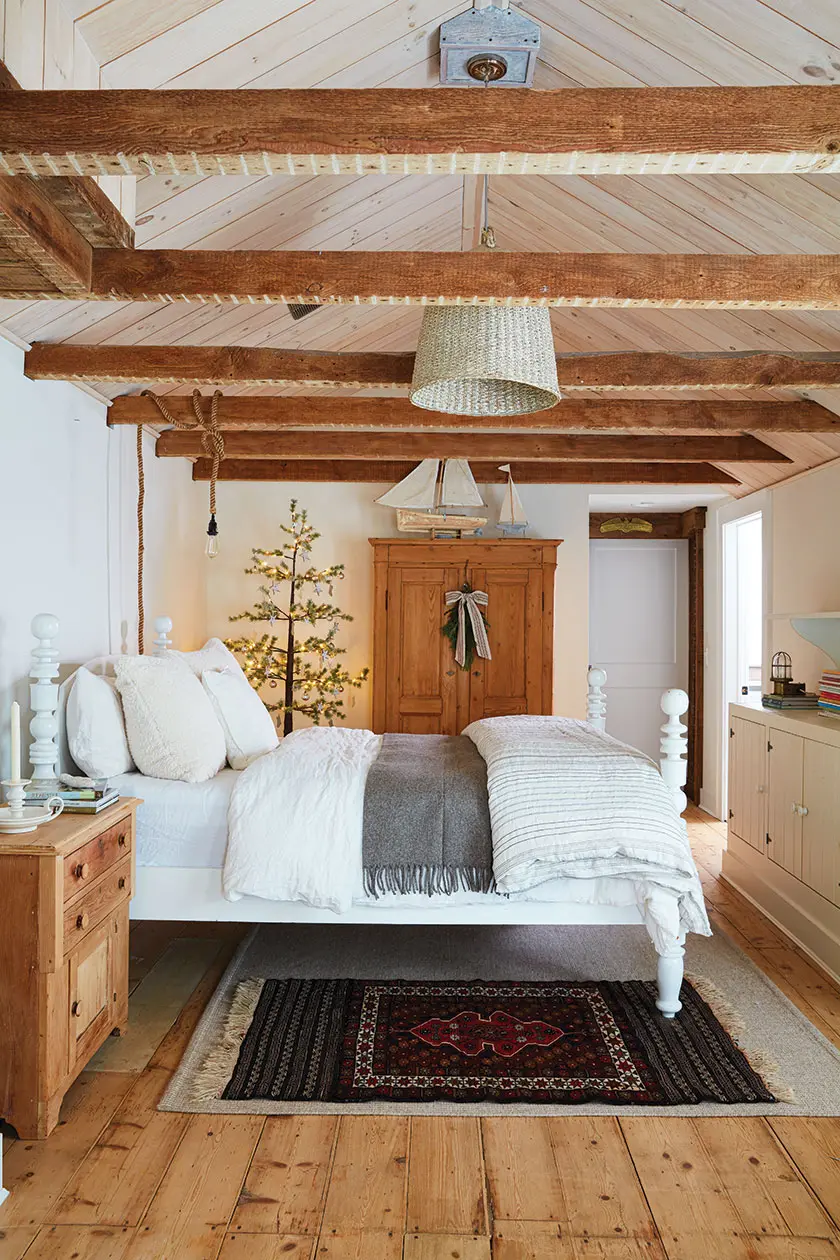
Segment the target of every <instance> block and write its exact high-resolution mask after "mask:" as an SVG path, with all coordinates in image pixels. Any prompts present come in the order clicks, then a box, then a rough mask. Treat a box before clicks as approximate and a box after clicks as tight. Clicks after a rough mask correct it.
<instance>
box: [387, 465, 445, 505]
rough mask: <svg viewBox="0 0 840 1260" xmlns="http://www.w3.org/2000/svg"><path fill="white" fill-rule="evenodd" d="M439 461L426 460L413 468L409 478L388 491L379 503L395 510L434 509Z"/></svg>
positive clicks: (404, 478)
mask: <svg viewBox="0 0 840 1260" xmlns="http://www.w3.org/2000/svg"><path fill="white" fill-rule="evenodd" d="M439 468H440V460H439V459H424V460H423V461H422V463H419V464H418V465H417V467H416V468H412V470H411V472H410V473H409V474H408V476H407V477H403V479H402V481H398V482H397V484H396V485H395V486H392V487H391V489H390V490H386V491H385V493H384V494H383V495H382V497H381V498H379V499H377V500H376V502H377V503H381V504H383V506H384V507H394V508H433V507H435V506H436V504H435V488H436V486H437V479H438V469H439Z"/></svg>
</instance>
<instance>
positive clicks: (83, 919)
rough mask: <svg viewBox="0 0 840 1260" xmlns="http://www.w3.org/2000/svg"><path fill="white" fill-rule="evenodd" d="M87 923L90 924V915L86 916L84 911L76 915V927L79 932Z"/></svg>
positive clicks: (86, 913)
mask: <svg viewBox="0 0 840 1260" xmlns="http://www.w3.org/2000/svg"><path fill="white" fill-rule="evenodd" d="M89 923H90V915H89V914H88V912H87V911H86V910H85V911H83V912H82V913H81V914H77V915H76V927H77V928H78V929H79V931H80V932H83V931H84V930H85V928H86V927H87V925H88V924H89Z"/></svg>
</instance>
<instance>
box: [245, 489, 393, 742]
mask: <svg viewBox="0 0 840 1260" xmlns="http://www.w3.org/2000/svg"><path fill="white" fill-rule="evenodd" d="M289 512H290V518H291V524H289V525H281V526H280V528H281V529H282V530H283V532H284V533H285V534H286V535H287V540H286V542H285V544H284V545H283V546H282V547H279V548H277V549H275V550H271V551H266V550H263V549H262V548H259V547H257V548H254V550H253V551H252V553H251V555H252V557H253V563H252V564H251V566H250V567H249V568H247V569H246V570H245V572H246V573H248V574H255V575H256V576H257V577H259V578H261V579H263V585H261V586H260V588H259V590H260V594H261V595H262V599H260V600H258V602H257V603H256V604H254V605H253V607H252V608H250V609H249V610H247V611H246V612H241V613H237V614H236V616H234V617H231V621H250V622H253V623H255V624H259V623H261V622H267V623H268V625H269V626H270V627H272V628H273V627H274V625H275V624H276V622H278V621H280V622H285V623H286V633H285V635H281V636H278V635H275V634H263V635H261V636H260V637H259V638H257V639H250V638H245V637H243V638H238V639H227V640H226V642H227V646H228V647H229V648H230V649H231V651H233V652H239V653H241V654H243V655H244V661H243V665H242V668H243V670H244V671H245V676H246V678H247V679H248V681H249V682H250V684H251V686H252V687H253V688H254V689H255V690H257V691H258V690H259V689H260V688H261V687H263V686H266V685H267V686H268V687H269V688H273V689H277V688H279V687H282V689H283V699H282V701H278V702H277V703H274V704H272V703H269V704H268V708H269V710H270V711H271V712H272V713H274V714H275V721H276V722H277V724H278V726H279V725H280V717H281V715H282V726H283V734H284V735H289V734H290V733H291V731H292V729H293V725H294V715H295V713H303V714H305V715H306V716H307V717H309V718H311V720H312V722H313V723H314V724H315V725H316V726H317V725H319V724H320V722H322V721H323V722H327V723H328V724H329V725H330V726H332V724H333V722H334V721H335V719H336V718H342V717H344V701H343V700H342V699H341V698H340V697H341V696H342V695H343V694H344V691H345V689H346V688H348V687H351V688H358V687H361V685H362V683H363V682H365V680H366V679H367V677H368V675H369V673H370V670H369V669H368V668H367V667H365V668H364V669H362V670H360V671H359V673H358V674H351V673H350V672H349V670H347V669H345V668H344V666H343V665H342V664H341V662H340V660H339V659H338V658H339V657H341V656H343V655H344V653H345V651H346V649H345V648H342V647H339V646H338V643H337V642H336V640H337V637H338V633H339V630H340V627H341V623H342V622H343V621H352V620H353V618H352V617H351V616H350V615H349V613H345V612H342V611H341V609H340V608H338V607H337V606H336V605H334V604H332V603H327V602H325V601H324V600H321V599H313V598H312V597H311V596H308V597H305V596H304V594H303V588H305V587H312V588H314V592H315V594H316V595H320V593H321V591H322V589H323V587H324V586H326V588H327V590H328V591H329V592H330V595H332V591H333V586H334V583H335V582H337V581H340V580H341V579H343V577H344V565H343V564H333V565H330V566H329V567H328V568H326V569H318V568H316V567H315V566H313V565H309V564H308V563H307V561H308V557H309V555H310V553H311V551H312V546H313V544H314V543H315V542H316V541H317V540H318V539H319V538H320V534H318V533H317V532H316V531H315V530H314V529H313V528H312V526H311V525H310V524H309V522H308V520H307V515H306V512H305V510H304V509H302V508H299V507H298V505H297V501H296V500H295V499H292V502H291V505H290V508H289ZM281 592H285V599H284V601H283V606H282V607H281V604H280V602H279V600H280V594H281ZM322 621H329V622H330V623H331V625H330V628H329V629H328V630H327V631H326V633H325V634H322V635H319V634H318V633H317V623H318V622H322ZM306 626H308V627H311V629H312V633H309V634H306V635H305V637H299V636H300V635H301V632H302V631H303V629H304V627H306Z"/></svg>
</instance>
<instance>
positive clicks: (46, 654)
mask: <svg viewBox="0 0 840 1260" xmlns="http://www.w3.org/2000/svg"><path fill="white" fill-rule="evenodd" d="M58 625H59V623H58V617H56V616H55V615H54V614H53V613H38V614H37V616H35V617H33V618H32V622H31V624H30V629H31V631H32V633H33V635H34V636H35V638H36V639H37V640H38V646H37V647H36V648H34V649H33V651H32V664H31V666H30V669H29V677H30V678H32V679H33V680H34V681H33V682H31V683H30V684H29V706H30V708H31V709H32V713H33V715H34V716H33V718H32V721H31V722H30V723H29V731H30V734H31V735H32V739H33V742H32V744H30V746H29V760H30V761H31V762H32V783H31V790H38V789H44V788H54V787H59V786H60V785H59V782H58V778H57V776H56V767H57V765H58V744H57V742H56V735H57V734H58V719H57V718H56V712H57V709H58V683H56V682H54V681H53V680H54V679H56V678H58V649H57V648H56V647H55V640H56V637H57V635H58Z"/></svg>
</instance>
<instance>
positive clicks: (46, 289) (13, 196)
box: [0, 93, 93, 298]
mask: <svg viewBox="0 0 840 1260" xmlns="http://www.w3.org/2000/svg"><path fill="white" fill-rule="evenodd" d="M0 95H4V94H0ZM12 95H16V94H14V93H13V94H12ZM0 253H1V254H2V257H3V258H4V259H6V260H7V261H8V260H11V261H12V264H13V267H14V270H13V271H11V272H9V271H7V269H6V268H5V267H3V266H0V296H3V297H5V296H8V295H9V289H11V291H12V292H15V291H16V289H17V286H18V284H19V282H20V273H19V271H18V267H19V266H20V265H21V264H22V265H23V266H24V267H26V268H29V269H31V271H32V277H33V278H32V284H33V296H44V297H55V298H66V297H74V298H75V297H79V296H80V295H84V294H85V293H86V292H87V291H88V290H89V289H90V285H91V261H92V258H93V250H92V249H91V246H90V244H89V243H88V242H87V241H86V240H85V239H84V237H83V236H82V235H81V233H80V232H79V231H78V230H77V229H76V228H75V227H74V226H73V225H72V223H70V222H69V220H68V219H66V218H65V217H64V215H63V214H62V213H61V211H60V210H58V209H57V208H56V206H55V205H53V203H52V202H51V201H50V200H49V197H48V196H46V195H45V193H44V192H43V191H42V189H41V187H40V186H39V182H38V181H35V180H29V179H13V178H12V177H11V176H0Z"/></svg>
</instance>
